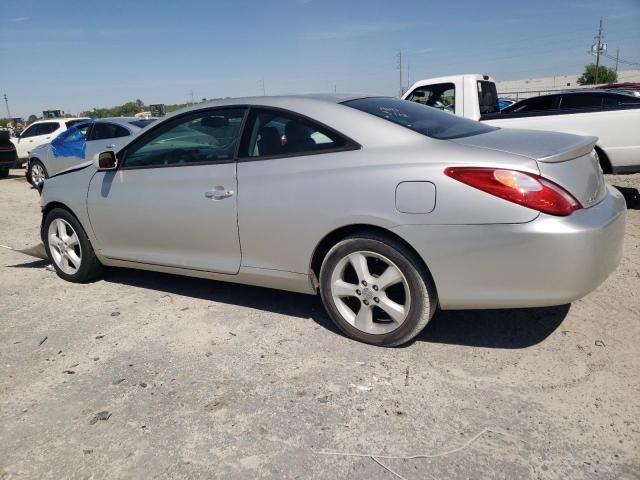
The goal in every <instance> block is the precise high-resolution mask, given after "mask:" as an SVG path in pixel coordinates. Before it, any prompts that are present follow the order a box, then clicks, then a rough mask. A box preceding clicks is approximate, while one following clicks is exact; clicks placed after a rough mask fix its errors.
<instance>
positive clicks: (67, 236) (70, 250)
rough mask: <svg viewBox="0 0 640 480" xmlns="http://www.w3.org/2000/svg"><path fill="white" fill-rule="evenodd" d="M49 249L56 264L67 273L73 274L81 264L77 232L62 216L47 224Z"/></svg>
mask: <svg viewBox="0 0 640 480" xmlns="http://www.w3.org/2000/svg"><path fill="white" fill-rule="evenodd" d="M47 234H48V241H49V251H50V252H51V256H52V257H53V261H54V262H55V264H56V266H57V267H58V268H59V269H60V270H62V271H63V272H64V273H66V274H67V275H73V274H74V273H76V272H77V271H78V269H79V268H80V265H81V264H82V249H81V248H80V241H79V239H78V234H77V233H76V232H75V230H74V229H73V227H72V226H71V225H70V224H69V223H68V222H67V221H66V220H63V219H62V218H56V219H54V220H53V221H52V222H51V223H50V224H49V231H48V232H47Z"/></svg>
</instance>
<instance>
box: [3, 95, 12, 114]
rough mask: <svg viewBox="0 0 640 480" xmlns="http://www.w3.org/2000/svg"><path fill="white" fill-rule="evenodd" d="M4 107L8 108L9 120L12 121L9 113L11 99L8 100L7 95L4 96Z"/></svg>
mask: <svg viewBox="0 0 640 480" xmlns="http://www.w3.org/2000/svg"><path fill="white" fill-rule="evenodd" d="M4 106H5V107H6V108H7V118H9V119H11V112H10V111H9V99H8V98H7V94H6V93H5V94H4Z"/></svg>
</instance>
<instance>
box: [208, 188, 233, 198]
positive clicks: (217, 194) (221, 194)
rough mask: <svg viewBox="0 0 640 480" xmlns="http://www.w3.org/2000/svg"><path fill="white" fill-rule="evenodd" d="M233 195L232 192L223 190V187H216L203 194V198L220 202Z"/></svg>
mask: <svg viewBox="0 0 640 480" xmlns="http://www.w3.org/2000/svg"><path fill="white" fill-rule="evenodd" d="M233 194H234V191H233V190H225V189H224V187H220V188H218V187H216V188H215V189H214V190H209V191H207V192H204V196H205V197H206V198H210V199H212V200H222V199H223V198H229V197H232V196H233Z"/></svg>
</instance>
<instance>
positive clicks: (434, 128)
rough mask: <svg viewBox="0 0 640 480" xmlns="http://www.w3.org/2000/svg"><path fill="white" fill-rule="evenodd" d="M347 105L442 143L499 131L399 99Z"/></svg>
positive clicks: (356, 102)
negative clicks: (442, 141) (452, 139)
mask: <svg viewBox="0 0 640 480" xmlns="http://www.w3.org/2000/svg"><path fill="white" fill-rule="evenodd" d="M343 105H347V106H349V107H353V108H355V109H358V110H362V111H363V112H367V113H370V114H371V115H375V116H376V117H380V118H384V119H385V120H389V121H390V122H393V123H397V124H398V125H402V126H403V127H406V128H409V129H411V130H413V131H414V132H418V133H421V134H423V135H426V136H427V137H431V138H437V139H440V140H447V139H451V138H461V137H469V136H471V135H479V134H481V133H487V132H491V131H493V130H497V129H496V128H495V127H490V126H488V125H484V124H482V123H480V122H475V121H473V120H469V119H466V118H461V117H456V116H455V115H454V114H453V113H447V112H443V111H440V110H438V109H436V108H433V107H427V106H426V105H421V104H419V103H416V102H410V101H407V100H400V99H398V98H387V97H374V98H359V99H357V100H349V101H348V102H344V103H343Z"/></svg>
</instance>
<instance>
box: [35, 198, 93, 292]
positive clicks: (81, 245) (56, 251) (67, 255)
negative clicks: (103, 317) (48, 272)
mask: <svg viewBox="0 0 640 480" xmlns="http://www.w3.org/2000/svg"><path fill="white" fill-rule="evenodd" d="M44 234H45V247H46V250H47V254H48V255H49V258H50V259H51V261H52V262H53V266H54V267H55V269H56V272H57V274H58V276H60V277H61V278H63V279H65V280H67V281H69V282H75V283H84V282H88V281H91V280H93V279H95V278H97V277H98V276H99V275H100V274H101V273H102V269H103V267H102V264H101V263H100V261H99V260H98V258H97V257H96V255H95V253H94V251H93V247H92V246H91V243H90V242H89V239H88V238H87V234H86V233H85V231H84V229H83V228H82V226H81V225H80V222H78V220H77V219H76V218H75V217H74V216H73V215H72V214H71V213H69V212H68V211H67V210H64V209H62V208H54V209H53V210H51V212H49V214H48V215H47V217H46V219H45V222H44Z"/></svg>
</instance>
